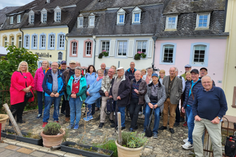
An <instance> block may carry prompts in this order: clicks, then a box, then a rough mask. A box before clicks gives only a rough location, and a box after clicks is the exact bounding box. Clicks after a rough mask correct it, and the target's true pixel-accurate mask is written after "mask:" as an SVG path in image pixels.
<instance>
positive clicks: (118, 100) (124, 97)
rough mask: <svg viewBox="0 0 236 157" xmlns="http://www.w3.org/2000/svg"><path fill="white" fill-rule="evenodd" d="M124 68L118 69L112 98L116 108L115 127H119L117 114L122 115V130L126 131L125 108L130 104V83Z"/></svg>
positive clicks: (113, 83) (112, 84) (112, 86)
mask: <svg viewBox="0 0 236 157" xmlns="http://www.w3.org/2000/svg"><path fill="white" fill-rule="evenodd" d="M124 73H125V72H124V68H123V67H120V68H118V69H117V76H116V77H115V78H113V79H112V81H111V89H110V94H109V95H110V98H113V100H114V104H115V106H116V112H115V126H113V125H111V127H117V112H120V113H121V126H122V128H121V130H123V129H125V107H126V105H127V104H129V93H130V90H131V88H130V81H129V79H128V77H125V75H124Z"/></svg>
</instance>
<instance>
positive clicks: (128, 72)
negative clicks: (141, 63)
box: [125, 62, 136, 81]
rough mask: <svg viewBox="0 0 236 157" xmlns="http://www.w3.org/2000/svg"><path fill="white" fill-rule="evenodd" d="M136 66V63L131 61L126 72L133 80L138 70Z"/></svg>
mask: <svg viewBox="0 0 236 157" xmlns="http://www.w3.org/2000/svg"><path fill="white" fill-rule="evenodd" d="M134 67H135V63H134V62H131V63H130V68H129V69H128V70H126V72H125V76H126V77H128V79H129V80H130V81H131V80H132V79H134V73H135V71H136V69H135V68H134Z"/></svg>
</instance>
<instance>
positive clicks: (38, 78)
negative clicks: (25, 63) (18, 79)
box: [34, 61, 49, 118]
mask: <svg viewBox="0 0 236 157" xmlns="http://www.w3.org/2000/svg"><path fill="white" fill-rule="evenodd" d="M48 69H49V62H48V61H43V62H42V67H40V68H38V69H37V71H36V73H35V76H34V90H36V91H37V97H38V116H37V118H40V117H42V111H43V87H42V85H43V79H44V75H45V74H46V73H47V70H48Z"/></svg>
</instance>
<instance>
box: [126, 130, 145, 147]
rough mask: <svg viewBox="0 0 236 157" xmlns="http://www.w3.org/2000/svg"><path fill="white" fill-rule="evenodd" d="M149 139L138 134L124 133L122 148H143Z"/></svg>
mask: <svg viewBox="0 0 236 157" xmlns="http://www.w3.org/2000/svg"><path fill="white" fill-rule="evenodd" d="M147 140H148V139H147V138H146V137H144V134H143V133H142V134H137V132H125V131H124V132H122V146H124V147H129V148H139V147H142V146H143V145H144V144H145V143H146V142H147Z"/></svg>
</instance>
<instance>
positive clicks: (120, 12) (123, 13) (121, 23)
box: [117, 8, 126, 25]
mask: <svg viewBox="0 0 236 157" xmlns="http://www.w3.org/2000/svg"><path fill="white" fill-rule="evenodd" d="M125 13H126V12H125V10H124V9H122V8H120V9H119V10H118V12H117V25H124V24H125ZM120 15H123V16H124V21H123V22H120Z"/></svg>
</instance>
